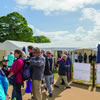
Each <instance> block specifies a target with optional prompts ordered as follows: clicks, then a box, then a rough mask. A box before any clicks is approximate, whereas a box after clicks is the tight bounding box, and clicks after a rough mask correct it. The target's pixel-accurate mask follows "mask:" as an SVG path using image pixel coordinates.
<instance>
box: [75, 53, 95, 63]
mask: <svg viewBox="0 0 100 100" xmlns="http://www.w3.org/2000/svg"><path fill="white" fill-rule="evenodd" d="M74 59H75V62H79V63H82V62H84V63H87V62H88V61H89V63H90V64H92V63H93V62H96V55H95V54H94V55H92V53H91V54H90V55H89V56H87V54H86V53H84V55H83V56H82V54H81V53H79V55H78V53H77V52H75V56H74Z"/></svg>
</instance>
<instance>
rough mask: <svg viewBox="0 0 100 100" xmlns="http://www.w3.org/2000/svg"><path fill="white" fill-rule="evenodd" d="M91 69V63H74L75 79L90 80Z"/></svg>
mask: <svg viewBox="0 0 100 100" xmlns="http://www.w3.org/2000/svg"><path fill="white" fill-rule="evenodd" d="M90 69H91V65H90V64H86V63H74V79H78V80H84V81H90Z"/></svg>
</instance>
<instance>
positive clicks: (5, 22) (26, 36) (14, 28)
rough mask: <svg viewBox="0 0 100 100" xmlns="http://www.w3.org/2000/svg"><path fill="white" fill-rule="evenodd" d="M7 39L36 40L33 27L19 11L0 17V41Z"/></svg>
mask: <svg viewBox="0 0 100 100" xmlns="http://www.w3.org/2000/svg"><path fill="white" fill-rule="evenodd" d="M5 40H16V41H25V42H34V40H33V31H32V29H31V28H30V27H28V24H27V21H26V19H25V18H24V17H23V16H22V15H20V14H19V13H18V12H13V13H10V14H8V15H7V16H2V17H0V42H4V41H5Z"/></svg>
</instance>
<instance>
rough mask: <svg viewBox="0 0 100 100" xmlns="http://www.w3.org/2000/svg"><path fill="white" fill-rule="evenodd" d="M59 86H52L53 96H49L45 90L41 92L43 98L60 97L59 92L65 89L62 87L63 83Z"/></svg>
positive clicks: (44, 99)
mask: <svg viewBox="0 0 100 100" xmlns="http://www.w3.org/2000/svg"><path fill="white" fill-rule="evenodd" d="M59 86H60V88H55V87H53V96H52V97H49V94H48V95H47V94H46V92H43V93H42V96H43V100H55V99H57V98H59V97H61V93H62V92H63V91H65V90H66V89H64V85H63V86H62V85H59Z"/></svg>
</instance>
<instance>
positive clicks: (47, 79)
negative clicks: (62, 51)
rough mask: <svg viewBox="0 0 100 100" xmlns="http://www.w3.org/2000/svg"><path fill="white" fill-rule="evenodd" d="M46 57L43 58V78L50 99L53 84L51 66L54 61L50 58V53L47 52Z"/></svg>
mask: <svg viewBox="0 0 100 100" xmlns="http://www.w3.org/2000/svg"><path fill="white" fill-rule="evenodd" d="M46 55H47V57H45V60H46V61H45V62H46V64H45V70H44V77H45V82H46V84H45V89H46V90H47V89H48V92H49V96H50V97H52V89H51V86H50V85H51V84H52V83H53V69H54V68H53V67H54V66H53V65H54V60H53V58H52V57H51V52H50V51H47V52H46Z"/></svg>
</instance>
